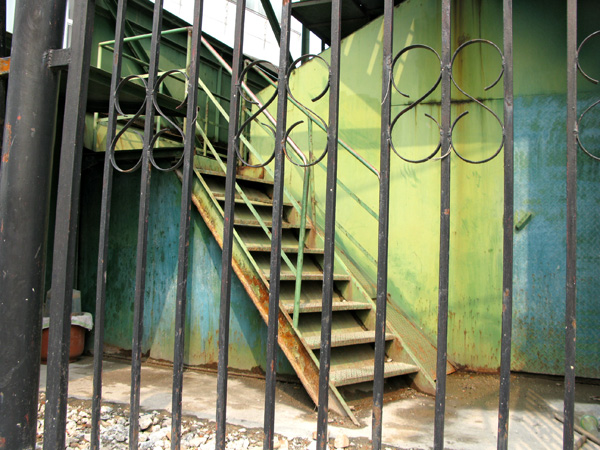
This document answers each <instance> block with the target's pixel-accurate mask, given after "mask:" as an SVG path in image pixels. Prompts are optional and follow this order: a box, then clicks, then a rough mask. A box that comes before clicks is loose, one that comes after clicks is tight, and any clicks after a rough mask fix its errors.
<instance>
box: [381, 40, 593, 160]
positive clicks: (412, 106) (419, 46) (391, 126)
mask: <svg viewBox="0 0 600 450" xmlns="http://www.w3.org/2000/svg"><path fill="white" fill-rule="evenodd" d="M473 44H485V45H490V46H491V47H493V48H494V49H495V50H496V51H497V52H498V54H499V55H500V57H501V59H502V67H501V70H500V74H499V75H498V76H497V77H496V79H495V80H494V81H493V82H492V84H490V85H489V86H486V87H485V88H484V90H486V91H487V90H490V89H492V88H493V87H494V86H496V85H497V84H498V83H499V82H500V80H501V79H502V76H503V75H504V68H505V61H504V55H503V54H502V51H501V50H500V48H499V47H498V46H497V45H496V44H494V43H493V42H492V41H489V40H487V39H472V40H470V41H467V42H465V43H463V44H462V45H460V46H459V47H458V48H457V49H456V51H455V52H454V54H453V55H452V61H451V64H450V79H451V80H452V84H453V85H454V86H455V87H456V88H457V89H458V90H459V91H460V92H461V93H462V94H463V95H464V96H466V97H467V98H469V99H470V100H472V101H473V102H475V103H477V104H478V105H480V106H481V107H482V108H484V109H485V110H486V111H488V112H489V113H490V114H492V115H493V116H494V118H495V119H496V121H497V122H498V124H499V125H500V129H501V130H502V140H501V142H500V145H499V146H498V148H497V149H496V150H495V151H494V153H493V154H492V155H491V156H490V157H488V158H484V159H482V160H473V159H470V158H467V157H465V156H464V155H462V154H461V153H460V152H459V151H458V150H457V148H456V146H455V145H454V142H453V140H452V135H453V133H454V128H455V127H456V125H457V124H458V122H459V121H460V120H461V119H462V118H463V117H465V116H466V115H467V114H469V112H468V111H465V112H463V113H461V114H460V115H459V116H458V117H457V118H456V119H455V120H454V122H452V126H451V128H450V131H449V133H450V146H449V148H448V151H447V152H446V153H445V154H443V155H440V156H438V157H435V156H436V155H437V153H438V152H439V151H440V149H441V147H442V133H443V131H442V126H441V125H440V123H439V122H438V121H437V120H436V119H435V118H434V117H432V116H431V115H430V114H425V116H426V117H428V118H429V119H431V120H432V121H433V122H435V124H436V125H437V127H438V129H439V131H440V139H439V141H438V143H437V145H436V147H435V148H434V150H433V151H432V152H431V153H430V154H429V155H427V156H426V157H424V158H421V159H411V158H407V157H406V156H403V155H402V154H401V153H400V151H399V150H398V149H397V148H396V146H395V145H394V141H393V139H392V132H393V130H394V127H395V126H396V124H397V123H398V121H399V120H400V118H401V117H402V116H403V115H405V114H406V113H407V112H408V111H410V110H412V109H415V108H416V107H417V106H418V105H419V104H421V103H422V102H423V101H424V100H425V99H427V98H428V97H429V96H430V95H431V94H432V93H433V92H434V91H435V90H436V89H437V88H438V86H439V85H440V83H441V81H442V74H443V71H444V68H443V64H442V59H441V57H440V55H439V53H438V52H437V51H435V50H434V49H433V48H432V47H430V46H428V45H422V44H414V45H409V46H407V47H404V48H403V49H402V50H401V51H400V52H399V53H398V54H396V56H395V57H394V59H393V62H392V65H391V68H390V71H391V74H390V79H391V84H392V86H393V87H394V89H395V90H396V91H397V92H398V93H399V94H400V95H402V96H403V97H406V98H409V96H408V95H407V94H405V93H404V92H402V91H401V90H400V88H399V87H398V83H397V82H396V80H395V79H394V68H395V66H396V63H397V62H398V61H399V60H400V58H401V57H402V56H403V55H405V54H406V53H408V52H409V51H411V50H416V49H423V50H427V51H429V52H431V53H433V54H434V55H435V57H436V58H437V59H438V61H439V62H440V74H439V76H438V78H437V79H436V81H435V83H434V84H433V86H432V87H431V88H429V90H428V91H427V92H426V93H425V94H423V95H422V96H421V97H419V98H418V99H417V100H415V101H414V102H413V103H411V104H410V105H408V106H406V107H405V108H404V109H402V111H400V112H399V113H398V114H397V115H396V116H394V118H393V119H392V120H391V121H390V124H389V128H388V138H389V143H390V147H391V148H392V150H393V152H394V153H395V154H396V155H398V157H399V158H400V159H402V160H403V161H406V162H409V163H413V164H419V163H423V162H426V161H429V160H440V159H443V158H446V157H447V156H448V155H449V154H450V153H451V152H452V151H453V152H454V153H455V154H456V156H458V157H459V158H460V159H462V160H463V161H465V162H467V163H470V164H483V163H486V162H488V161H491V160H492V159H494V158H495V157H496V156H498V154H499V153H500V151H501V150H502V148H503V147H504V142H505V138H506V137H505V134H506V133H505V130H504V125H503V123H502V120H500V118H499V117H498V115H497V114H496V113H495V112H494V111H492V109H491V108H489V107H488V106H486V105H485V104H484V103H483V102H482V101H480V100H478V99H477V98H475V97H473V96H472V95H471V94H469V93H467V91H466V90H465V89H464V88H463V87H462V86H460V85H459V84H458V82H457V81H456V79H455V78H454V76H453V68H454V62H455V61H456V58H457V57H458V55H459V53H460V52H461V51H462V50H464V49H465V48H466V47H468V46H469V45H473ZM598 103H600V101H599V102H598ZM596 104H597V103H596ZM593 106H595V105H593Z"/></svg>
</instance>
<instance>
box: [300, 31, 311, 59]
mask: <svg viewBox="0 0 600 450" xmlns="http://www.w3.org/2000/svg"><path fill="white" fill-rule="evenodd" d="M300 49H301V50H300V53H301V54H302V55H307V54H308V52H310V30H309V29H308V28H306V26H304V25H302V46H301V47H300Z"/></svg>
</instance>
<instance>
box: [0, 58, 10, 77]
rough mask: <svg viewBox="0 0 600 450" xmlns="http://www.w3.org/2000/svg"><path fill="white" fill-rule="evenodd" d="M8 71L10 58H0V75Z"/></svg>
mask: <svg viewBox="0 0 600 450" xmlns="http://www.w3.org/2000/svg"><path fill="white" fill-rule="evenodd" d="M9 72H10V58H0V75H4V74H6V73H9Z"/></svg>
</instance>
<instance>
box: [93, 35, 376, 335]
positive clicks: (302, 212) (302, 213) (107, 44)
mask: <svg viewBox="0 0 600 450" xmlns="http://www.w3.org/2000/svg"><path fill="white" fill-rule="evenodd" d="M179 33H187V34H188V39H187V42H188V45H187V55H186V61H187V63H188V65H189V61H190V50H191V49H190V42H191V41H190V39H191V27H182V28H174V29H171V30H165V31H161V33H160V35H161V36H168V35H173V34H179ZM151 38H152V34H150V33H147V34H141V35H137V36H130V37H126V38H124V39H123V42H124V43H125V42H135V41H141V40H148V39H151ZM201 41H202V45H203V46H204V47H205V48H206V49H207V50H208V51H209V53H210V54H211V55H212V56H213V57H214V58H215V60H216V61H217V62H218V63H219V64H220V66H221V67H222V68H223V69H225V70H226V71H227V72H228V73H229V74H230V75H231V74H232V68H231V66H229V64H228V63H227V61H226V60H225V59H224V58H223V56H222V55H221V54H220V53H219V52H218V51H217V50H216V49H215V48H214V47H213V46H212V45H211V44H210V43H209V42H208V40H207V39H206V38H204V37H201ZM114 44H115V40H109V41H103V42H100V43H99V44H98V58H97V64H98V67H100V66H101V63H102V49H103V48H104V49H106V50H109V51H114V48H113V47H111V46H114ZM123 57H126V58H128V59H130V60H132V61H134V62H136V63H138V64H141V65H142V66H147V63H146V62H144V61H142V60H140V59H138V58H135V57H133V56H130V55H126V54H124V55H123ZM304 59H307V57H306V56H303V57H301V58H298V59H297V60H295V61H294V62H292V63H291V64H292V67H294V66H295V65H296V64H297V63H299V62H301V60H304ZM262 62H264V61H255V62H253V63H252V64H251V65H249V66H246V68H245V69H244V74H246V73H247V72H248V71H249V70H250V69H252V70H253V71H255V72H256V73H257V74H259V75H260V76H261V77H262V78H263V79H265V80H266V81H267V82H268V83H269V84H270V85H271V86H273V87H275V88H276V87H277V85H276V84H275V83H274V82H273V80H272V79H271V78H270V77H269V76H268V75H267V74H266V73H265V71H264V70H263V69H262V67H261V65H260V63H262ZM186 70H187V69H179V70H178V69H171V70H169V71H162V72H161V71H159V72H158V73H159V76H162V75H164V76H169V77H172V78H173V79H175V80H177V81H181V82H187V78H185V71H186ZM288 72H290V71H288ZM178 75H183V77H181V76H178ZM287 76H288V77H289V73H288V74H287ZM145 78H147V75H139V76H136V77H135V78H132V79H133V80H141V79H145ZM182 78H183V79H182ZM243 78H244V77H242V81H241V86H242V88H243V91H244V92H245V93H246V94H247V95H248V96H249V99H248V101H249V102H250V103H252V104H254V105H255V106H256V107H257V108H258V110H259V112H260V113H261V114H262V115H264V116H265V117H266V119H267V120H268V121H269V123H270V124H271V125H272V126H273V127H274V128H277V121H276V120H275V118H274V117H273V116H272V115H271V114H270V113H269V111H268V110H267V106H269V104H270V103H271V101H272V100H273V98H274V97H271V99H269V100H268V101H267V102H266V103H264V102H262V101H261V100H260V99H259V98H258V96H257V95H256V93H254V92H253V91H252V90H251V89H250V88H249V87H248V84H247V83H246V82H245V81H243ZM198 84H199V87H201V88H202V90H203V91H204V92H205V93H206V107H205V111H206V117H205V129H204V130H201V129H200V127H199V125H196V127H197V132H198V133H199V134H201V135H202V138H203V147H204V153H205V154H206V149H207V148H210V152H211V154H212V155H213V157H214V158H215V159H216V160H217V161H218V162H219V164H220V165H221V168H222V169H223V170H225V165H224V164H223V162H222V159H221V157H220V156H219V155H218V154H217V152H216V150H215V149H214V147H213V146H212V145H210V139H209V137H208V133H207V131H208V130H207V128H208V124H209V123H208V105H209V102H210V103H211V104H213V105H214V106H215V108H216V110H217V113H218V114H220V115H221V116H222V117H223V118H224V119H225V120H226V121H227V122H229V115H228V114H227V113H226V112H225V110H224V109H223V107H222V106H221V104H220V102H219V101H218V100H217V98H216V96H215V94H214V93H213V92H212V91H211V90H210V89H209V88H208V86H207V85H206V84H205V83H204V82H203V81H202V79H200V78H199V79H198ZM160 87H162V85H161V86H160ZM161 93H162V92H161ZM286 95H287V98H288V100H289V101H290V102H291V103H292V104H293V105H294V106H295V107H296V108H297V109H298V110H299V111H301V112H302V113H303V114H304V115H305V116H306V119H307V127H308V141H309V147H310V148H309V150H308V151H309V155H310V156H309V157H312V153H313V149H312V136H313V133H312V130H313V124H317V126H318V127H319V128H320V129H321V130H323V131H327V127H326V125H325V124H324V121H323V119H321V118H320V117H319V116H318V115H316V114H315V113H314V112H313V111H311V110H310V109H308V108H307V107H305V106H304V105H302V104H301V103H300V102H298V101H297V100H296V99H295V98H294V97H293V95H291V93H290V92H289V91H288V92H286ZM122 117H123V118H125V119H126V120H129V119H131V116H129V117H128V116H126V115H124V116H122ZM99 120H100V119H98V114H95V116H94V130H95V133H94V134H96V133H97V124H98V123H99ZM251 120H252V122H253V123H254V124H255V126H259V127H261V128H262V129H263V130H264V131H265V132H267V133H272V132H273V130H272V129H271V128H269V127H267V126H265V124H264V123H262V122H261V121H260V120H258V117H257V114H256V113H255V114H254V115H253V116H252V117H251ZM160 121H161V118H160V116H159V117H157V118H156V128H157V129H160ZM247 123H249V121H248V122H247ZM216 124H217V126H218V119H217V121H216ZM295 125H297V124H295ZM242 128H244V127H242ZM290 131H291V130H290ZM240 139H241V140H242V142H243V143H244V145H245V146H246V148H247V149H249V151H250V153H251V154H252V156H253V157H254V158H255V159H256V160H257V161H260V163H259V165H260V166H262V167H264V168H265V170H267V172H268V173H269V174H270V175H271V177H273V175H274V173H273V172H272V171H271V170H270V169H269V167H268V165H267V163H268V162H270V161H267V162H265V161H264V160H263V158H262V156H261V154H260V152H258V151H257V150H256V148H255V147H254V146H253V145H252V144H251V143H250V142H249V141H248V139H247V138H246V137H245V136H244V135H242V134H241V133H240ZM94 142H95V141H94ZM286 142H287V144H288V145H289V146H290V147H291V148H292V150H293V152H294V153H295V154H296V155H297V156H298V157H299V158H300V160H301V161H302V163H301V164H299V166H300V167H301V168H302V169H303V172H304V173H303V177H302V178H303V184H302V197H301V203H300V208H298V204H297V202H296V200H295V197H293V196H292V195H291V193H290V192H289V191H288V190H287V189H286V190H285V194H286V197H287V198H288V199H289V200H290V201H292V204H293V205H294V207H295V208H296V209H297V210H298V213H299V217H300V232H299V233H300V236H299V243H298V256H297V261H296V265H294V264H293V263H292V262H291V260H290V259H289V257H288V256H287V255H286V254H285V252H284V251H283V250H282V251H281V257H282V258H283V260H284V262H285V263H286V265H287V266H288V267H289V269H290V270H291V271H292V273H295V274H296V287H295V295H294V312H293V321H294V327H295V328H296V329H297V328H298V318H299V315H300V313H299V308H300V296H301V289H302V268H303V261H304V247H305V242H306V221H307V219H306V218H307V215H308V196H309V191H310V189H311V182H310V180H311V177H310V171H311V170H313V169H312V167H313V165H309V164H308V160H307V158H306V156H305V155H304V153H303V152H302V151H301V150H300V148H299V147H298V145H297V144H296V143H295V142H294V141H293V139H292V138H291V137H290V136H289V133H288V135H287V136H286ZM338 144H339V145H340V146H341V147H342V148H344V149H345V150H346V151H347V152H348V153H349V154H350V155H351V156H352V157H353V158H354V159H356V160H357V161H358V162H359V163H360V164H361V165H362V166H363V167H365V168H366V169H367V170H368V171H369V172H370V173H372V174H373V175H375V176H376V177H377V178H379V171H378V170H377V169H376V168H375V167H374V166H373V165H372V164H370V163H369V162H368V161H367V160H366V159H364V158H363V157H362V156H361V155H360V154H359V153H358V152H356V151H355V150H354V149H353V148H352V147H350V146H349V145H348V144H347V143H346V142H344V141H343V140H342V139H339V138H338ZM240 159H242V158H240ZM245 163H246V165H250V166H252V164H251V163H250V162H248V161H246V162H245ZM316 165H318V166H319V167H320V168H321V169H322V170H325V171H326V167H325V165H324V164H323V163H322V161H321V160H319V161H317V164H316ZM336 183H337V185H338V186H339V187H340V188H341V189H342V190H344V192H345V193H346V194H347V195H349V196H350V198H352V199H353V200H354V201H355V202H356V203H357V204H358V206H359V207H360V208H362V209H364V210H365V211H366V212H367V213H368V214H369V215H370V216H371V217H373V218H374V219H375V220H379V216H378V214H377V213H376V212H375V211H374V210H373V209H371V207H370V206H369V205H368V204H367V203H365V202H364V201H363V200H361V199H360V197H359V196H358V195H357V194H356V193H355V192H354V191H353V190H352V189H350V188H349V187H348V186H346V184H344V183H343V182H342V181H341V180H340V179H337V180H336ZM236 191H237V192H238V194H239V195H240V196H241V197H242V199H243V201H244V203H245V204H246V206H247V207H248V208H249V209H250V211H251V213H252V214H253V216H254V217H255V218H256V220H257V221H258V223H259V225H260V227H261V228H262V229H263V231H264V232H265V234H266V235H267V236H268V237H269V239H271V240H272V236H271V232H270V231H269V229H268V227H267V226H266V224H265V223H264V221H263V219H262V217H260V215H259V214H258V212H257V211H256V209H255V208H254V207H253V205H252V204H251V202H250V201H249V200H248V199H247V198H246V196H245V194H243V192H242V189H241V188H240V187H239V186H238V185H237V184H236ZM313 207H316V205H313ZM336 228H337V230H338V231H339V232H340V233H341V234H343V235H344V236H345V237H346V238H347V239H348V240H349V241H350V242H352V243H353V244H354V245H355V246H356V248H358V250H359V251H360V252H361V253H362V254H363V255H364V256H365V257H366V259H367V260H368V261H369V262H371V263H372V264H373V265H374V266H376V265H377V262H376V260H375V258H374V257H373V256H372V255H371V253H370V252H369V251H368V250H366V249H365V248H364V247H363V246H362V245H361V244H360V242H359V241H358V240H357V239H356V238H354V237H353V236H352V234H351V233H349V232H348V231H346V229H345V228H344V227H343V226H342V225H341V224H340V223H336ZM259 273H260V271H259ZM297 331H298V330H297Z"/></svg>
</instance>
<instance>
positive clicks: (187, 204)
mask: <svg viewBox="0 0 600 450" xmlns="http://www.w3.org/2000/svg"><path fill="white" fill-rule="evenodd" d="M202 12H203V0H195V3H194V23H193V27H192V30H191V34H192V37H191V41H190V43H191V48H190V49H189V52H190V62H189V71H188V74H187V75H188V86H187V114H186V123H187V128H186V130H185V142H184V153H185V154H184V160H183V180H182V187H181V212H180V216H179V255H178V263H177V300H176V305H175V344H174V345H175V348H174V350H173V355H174V356H173V392H172V420H171V449H172V450H179V447H180V445H181V402H182V395H183V357H184V350H185V312H186V311H185V310H186V305H187V285H188V283H187V281H188V266H189V249H190V222H191V217H192V187H193V185H194V153H195V142H196V139H195V138H196V110H197V106H198V77H199V76H200V49H201V38H202ZM189 32H190V31H189V30H188V33H189Z"/></svg>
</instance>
